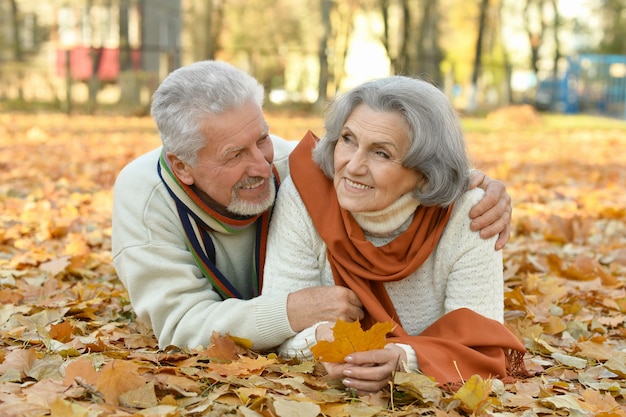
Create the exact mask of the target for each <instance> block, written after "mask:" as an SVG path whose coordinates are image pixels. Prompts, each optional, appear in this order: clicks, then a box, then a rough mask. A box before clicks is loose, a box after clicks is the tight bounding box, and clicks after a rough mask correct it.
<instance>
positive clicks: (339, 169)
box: [334, 104, 422, 212]
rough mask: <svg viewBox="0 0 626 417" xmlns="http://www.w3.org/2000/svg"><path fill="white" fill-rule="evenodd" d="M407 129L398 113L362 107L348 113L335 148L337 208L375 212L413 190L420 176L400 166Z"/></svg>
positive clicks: (359, 106)
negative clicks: (339, 206) (338, 206)
mask: <svg viewBox="0 0 626 417" xmlns="http://www.w3.org/2000/svg"><path fill="white" fill-rule="evenodd" d="M407 132H408V126H407V124H406V122H405V120H404V117H403V116H402V115H401V114H400V113H398V112H379V111H375V110H372V109H371V108H370V107H368V106H367V105H365V104H360V105H358V106H357V107H355V109H354V110H353V111H352V114H350V116H349V117H348V119H347V120H346V122H345V123H344V125H343V128H342V130H341V137H340V138H339V140H338V141H337V145H336V147H335V154H334V156H335V158H334V161H335V178H334V184H335V190H336V191H337V198H338V199H339V204H340V205H341V207H343V208H344V209H346V210H348V211H352V212H369V211H378V210H382V209H384V208H386V207H387V206H389V205H390V204H391V203H393V202H394V201H396V200H397V199H398V198H400V196H402V195H403V194H406V193H407V192H409V191H411V190H413V189H414V188H415V187H416V186H417V185H418V184H419V183H420V182H421V181H422V175H421V174H419V173H418V172H416V171H413V170H411V169H408V168H405V167H403V166H402V163H401V161H402V159H403V158H404V156H405V155H406V154H407V152H408V150H409V146H410V142H409V136H408V133H407Z"/></svg>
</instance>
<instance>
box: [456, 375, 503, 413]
mask: <svg viewBox="0 0 626 417" xmlns="http://www.w3.org/2000/svg"><path fill="white" fill-rule="evenodd" d="M491 384H492V382H491V380H489V379H487V380H484V379H482V378H481V377H480V375H472V376H471V377H470V378H469V379H468V380H467V382H465V384H463V386H462V387H461V388H459V390H458V391H457V392H456V394H454V398H456V399H458V400H461V402H462V403H463V405H464V407H463V408H465V409H467V410H468V411H470V412H472V413H474V414H481V413H480V411H481V410H484V409H485V407H486V406H488V405H489V404H490V403H491V402H493V401H494V400H495V399H494V398H492V397H490V396H489V395H490V394H491Z"/></svg>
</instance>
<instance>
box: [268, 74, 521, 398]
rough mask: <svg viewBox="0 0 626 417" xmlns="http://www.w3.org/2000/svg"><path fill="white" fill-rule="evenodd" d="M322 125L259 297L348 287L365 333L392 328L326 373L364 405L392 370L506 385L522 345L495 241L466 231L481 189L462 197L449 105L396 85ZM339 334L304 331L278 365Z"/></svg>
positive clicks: (373, 85) (287, 190)
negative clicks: (510, 319)
mask: <svg viewBox="0 0 626 417" xmlns="http://www.w3.org/2000/svg"><path fill="white" fill-rule="evenodd" d="M325 128H326V135H325V136H324V137H323V138H322V140H317V138H315V136H314V135H313V134H312V133H311V132H309V133H308V134H307V135H306V136H305V138H304V139H303V140H302V141H301V142H300V144H299V145H298V147H297V148H296V150H295V151H294V152H293V153H292V155H291V157H290V173H291V178H290V179H286V180H285V181H284V183H283V184H282V185H281V188H280V191H279V195H278V198H277V204H276V206H275V209H274V213H273V218H272V224H271V227H270V231H269V236H268V245H267V246H268V252H267V258H266V265H265V277H266V278H265V282H264V284H263V293H264V294H279V293H289V292H292V291H295V290H298V289H301V288H305V287H309V286H315V285H343V286H346V287H349V288H351V289H352V290H353V291H355V292H356V294H357V295H358V296H359V298H360V300H361V302H362V303H363V305H364V308H365V310H366V316H365V318H364V320H363V321H362V324H363V325H364V327H365V328H367V327H369V326H371V325H373V324H374V323H377V322H389V321H391V322H393V323H394V324H395V328H394V330H393V331H392V332H391V334H390V335H389V337H388V342H389V343H388V344H387V346H386V347H385V348H384V349H379V350H372V351H367V352H357V353H353V354H351V355H349V356H348V357H346V358H345V362H343V363H324V364H325V366H326V369H327V370H328V373H329V376H330V377H332V378H341V379H342V382H343V384H344V385H345V386H346V387H348V388H354V389H355V390H356V391H357V392H359V393H361V394H365V393H370V392H375V391H378V390H380V389H381V388H384V387H385V386H388V381H389V379H390V378H391V376H392V375H393V372H394V371H395V370H419V371H421V372H423V373H425V374H427V375H431V376H433V377H434V378H435V379H436V380H437V381H438V382H439V383H442V384H445V383H454V382H458V381H460V380H463V379H467V378H468V377H469V376H471V375H473V374H476V373H478V374H481V375H483V376H485V377H489V376H491V377H502V378H503V377H506V376H507V365H510V362H511V359H512V358H515V359H516V360H517V365H518V366H520V362H521V356H522V355H523V352H524V346H523V345H522V344H521V343H520V341H519V340H518V339H517V338H516V337H515V336H514V335H513V334H512V333H511V332H510V331H508V330H507V329H506V327H505V326H504V325H503V324H502V321H503V310H504V306H503V276H502V255H501V252H499V251H496V250H495V249H494V242H495V239H496V238H495V237H493V238H491V239H482V238H481V237H480V236H479V234H478V233H477V232H473V231H471V230H470V225H469V223H470V219H469V216H468V212H469V210H470V208H471V207H472V205H474V204H476V202H478V201H479V200H480V198H481V197H482V195H483V191H482V190H480V189H472V190H469V191H468V190H467V188H468V181H469V180H468V176H469V172H470V168H469V162H468V157H467V153H466V149H465V142H464V138H463V133H462V130H461V125H460V122H459V119H458V117H457V115H456V113H455V111H454V109H453V107H452V106H451V104H450V103H449V101H448V100H447V99H446V97H445V96H444V95H443V94H442V93H441V92H440V91H439V90H438V89H437V88H436V87H434V86H432V85H431V84H429V83H427V82H425V81H421V80H418V79H412V78H408V77H403V76H392V77H388V78H384V79H380V80H376V81H371V82H368V83H365V84H363V85H361V86H359V87H357V88H355V89H353V90H351V91H349V92H347V93H345V94H343V95H341V96H339V97H338V98H337V100H336V101H334V103H333V104H332V105H331V106H330V107H329V109H328V112H327V115H326V121H325ZM333 325H334V323H328V322H324V323H318V324H317V325H315V326H313V327H311V328H309V329H306V330H304V331H302V332H300V333H299V334H297V335H296V336H294V337H292V338H290V339H288V340H287V341H286V342H285V343H283V344H282V345H281V346H280V348H279V350H280V352H281V354H283V355H288V356H300V357H311V352H310V347H311V346H312V345H314V344H315V343H316V342H317V341H318V340H332V337H333V336H332V327H333ZM521 366H523V364H522V365H521ZM509 370H510V369H509Z"/></svg>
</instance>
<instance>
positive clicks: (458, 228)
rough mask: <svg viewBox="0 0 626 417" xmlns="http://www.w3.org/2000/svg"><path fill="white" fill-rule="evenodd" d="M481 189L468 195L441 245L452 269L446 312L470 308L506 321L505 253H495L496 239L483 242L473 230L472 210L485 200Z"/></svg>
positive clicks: (449, 276)
mask: <svg viewBox="0 0 626 417" xmlns="http://www.w3.org/2000/svg"><path fill="white" fill-rule="evenodd" d="M483 194H484V192H483V191H482V190H481V189H475V190H471V191H468V192H466V193H465V194H464V196H463V197H462V198H461V199H460V200H459V201H458V202H457V203H456V205H455V208H454V212H453V214H452V218H451V219H450V222H449V227H448V228H447V230H446V232H445V235H444V237H443V238H442V241H441V242H440V245H443V246H444V247H446V251H445V252H446V253H447V254H448V256H449V257H450V258H449V259H448V260H446V262H449V264H450V265H451V269H450V272H449V275H448V278H447V279H448V282H447V286H446V295H445V306H444V309H445V312H446V313H448V312H451V311H453V310H457V309H459V308H463V307H466V308H469V309H471V310H473V311H475V312H477V313H479V314H482V315H483V316H485V317H488V318H491V319H494V320H497V321H499V322H502V321H503V320H504V278H503V266H502V252H501V251H496V250H495V249H494V246H495V241H496V239H497V237H496V236H493V237H491V238H489V239H482V238H481V237H480V234H479V233H477V232H473V231H471V230H470V221H471V220H470V219H469V216H468V213H469V210H470V209H471V207H472V206H473V205H474V204H476V203H477V202H478V201H479V200H480V199H481V198H482V196H483Z"/></svg>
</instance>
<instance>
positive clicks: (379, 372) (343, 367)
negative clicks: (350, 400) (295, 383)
mask: <svg viewBox="0 0 626 417" xmlns="http://www.w3.org/2000/svg"><path fill="white" fill-rule="evenodd" d="M404 362H406V352H405V351H404V349H402V348H401V347H399V346H397V345H395V344H393V343H391V344H388V345H387V346H385V348H384V349H377V350H368V351H366V352H355V353H351V354H350V355H348V356H346V361H345V362H343V363H330V362H324V363H323V364H324V367H325V368H326V371H328V377H329V378H330V379H341V382H342V383H343V385H345V386H346V387H347V388H353V389H355V390H356V393H357V394H358V395H368V394H373V393H376V392H378V391H380V390H381V389H383V388H385V387H388V386H389V381H391V379H392V378H393V374H394V372H395V371H397V370H402V363H404Z"/></svg>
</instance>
